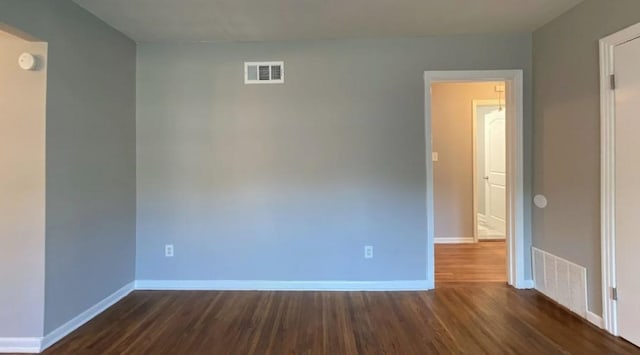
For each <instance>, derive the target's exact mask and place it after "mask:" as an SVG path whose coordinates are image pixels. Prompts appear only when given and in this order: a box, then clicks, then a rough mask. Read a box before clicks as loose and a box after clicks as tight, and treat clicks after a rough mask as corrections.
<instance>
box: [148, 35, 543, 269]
mask: <svg viewBox="0 0 640 355" xmlns="http://www.w3.org/2000/svg"><path fill="white" fill-rule="evenodd" d="M262 60H284V62H285V77H286V83H285V84H284V85H244V84H243V62H244V61H262ZM531 60H532V59H531V36H530V35H504V36H493V35H492V36H446V37H432V38H417V39H388V40H340V41H306V42H270V43H219V44H206V43H193V44H187V43H185V44H162V43H143V44H140V45H139V47H138V72H137V75H138V81H137V85H138V86H137V103H138V106H137V108H138V116H137V175H138V176H137V205H138V209H137V213H138V215H137V259H136V277H137V279H147V280H153V279H158V280H162V279H167V280H183V279H194V280H197V279H211V280H376V281H378V280H379V281H384V280H424V279H425V278H426V264H427V260H426V249H427V246H426V217H425V215H426V211H425V137H424V83H423V72H424V71H425V70H464V69H523V70H524V73H525V85H526V86H525V107H524V109H525V132H530V131H531ZM525 149H526V156H525V161H526V167H525V173H526V189H525V191H526V194H527V196H526V201H530V198H529V196H530V184H531V179H530V176H531V169H530V168H531V166H530V165H531V164H530V162H531V137H530V136H529V135H527V136H526V137H525ZM529 217H530V208H529V204H528V203H527V208H526V219H527V226H528V225H529V221H530V218H529ZM526 230H527V231H528V230H529V228H528V227H527V228H526ZM165 244H174V245H175V257H173V258H165V257H164V245H165ZM364 245H373V246H374V248H375V258H374V259H372V260H365V259H364V258H363V246H364ZM529 246H530V235H529V234H528V233H527V236H526V250H527V251H528V250H529ZM528 257H529V256H528V253H527V258H528ZM525 264H526V265H529V264H530V262H529V259H527V260H526V263H525ZM529 273H530V270H527V274H529Z"/></svg>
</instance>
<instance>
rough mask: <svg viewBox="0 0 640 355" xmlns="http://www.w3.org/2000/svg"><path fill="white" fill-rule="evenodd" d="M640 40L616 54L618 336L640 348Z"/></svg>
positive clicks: (626, 45)
mask: <svg viewBox="0 0 640 355" xmlns="http://www.w3.org/2000/svg"><path fill="white" fill-rule="evenodd" d="M638 63H640V39H635V40H633V41H631V42H627V43H625V44H622V45H619V46H617V47H616V49H615V73H616V91H615V97H616V107H615V110H616V116H615V117H616V121H615V134H616V138H615V141H616V143H615V144H616V147H615V166H616V167H615V175H616V177H615V233H616V242H615V244H616V282H617V285H616V286H617V288H618V302H617V306H618V312H617V314H618V332H619V333H620V336H622V337H623V338H625V339H627V340H628V341H630V342H632V343H634V344H636V345H639V346H640V278H639V277H638V274H637V272H638V270H640V257H639V256H640V155H639V153H640V139H638V136H639V134H640V65H638Z"/></svg>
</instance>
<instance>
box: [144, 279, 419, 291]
mask: <svg viewBox="0 0 640 355" xmlns="http://www.w3.org/2000/svg"><path fill="white" fill-rule="evenodd" d="M135 288H136V290H209V291H424V290H428V289H429V283H428V281H427V280H407V281H248V280H247V281H237V280H137V281H136V283H135Z"/></svg>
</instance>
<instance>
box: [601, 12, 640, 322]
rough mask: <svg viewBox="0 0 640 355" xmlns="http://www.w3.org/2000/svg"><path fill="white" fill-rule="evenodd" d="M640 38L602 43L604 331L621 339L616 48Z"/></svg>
mask: <svg viewBox="0 0 640 355" xmlns="http://www.w3.org/2000/svg"><path fill="white" fill-rule="evenodd" d="M638 37H640V24H637V25H634V26H631V27H628V28H626V29H624V30H622V31H620V32H617V33H614V34H612V35H610V36H608V37H605V38H603V39H601V40H600V142H601V143H600V144H601V148H600V201H601V204H600V208H601V210H600V213H601V215H600V218H601V253H602V255H601V259H602V319H603V324H604V329H606V330H607V331H608V332H609V333H611V334H613V335H618V326H617V309H616V302H615V301H614V300H613V299H611V297H610V291H609V290H611V289H612V288H613V287H615V286H616V255H615V91H614V90H611V88H610V76H611V75H612V74H614V62H615V61H614V54H615V47H616V46H618V45H620V44H623V43H625V42H628V41H631V40H633V39H635V38H638Z"/></svg>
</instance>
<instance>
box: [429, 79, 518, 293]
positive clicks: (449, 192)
mask: <svg viewBox="0 0 640 355" xmlns="http://www.w3.org/2000/svg"><path fill="white" fill-rule="evenodd" d="M504 86H505V83H504V82H502V81H496V82H465V83H434V84H432V86H431V100H432V102H431V105H432V106H431V113H432V116H431V136H432V148H433V159H432V160H433V178H434V181H433V185H434V207H435V208H434V214H435V216H434V217H435V218H434V224H435V226H434V228H435V243H436V245H435V263H436V267H435V281H436V287H440V286H444V285H452V284H459V283H477V282H502V283H504V282H506V281H507V272H506V245H505V242H504V239H505V238H504V237H505V230H506V216H505V211H506V181H507V174H506V150H505V146H506V131H505V119H506V115H505V112H506V104H505V103H504V102H503V96H504Z"/></svg>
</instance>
